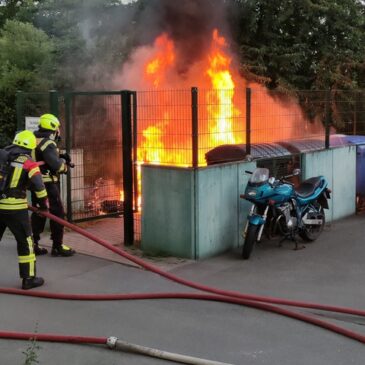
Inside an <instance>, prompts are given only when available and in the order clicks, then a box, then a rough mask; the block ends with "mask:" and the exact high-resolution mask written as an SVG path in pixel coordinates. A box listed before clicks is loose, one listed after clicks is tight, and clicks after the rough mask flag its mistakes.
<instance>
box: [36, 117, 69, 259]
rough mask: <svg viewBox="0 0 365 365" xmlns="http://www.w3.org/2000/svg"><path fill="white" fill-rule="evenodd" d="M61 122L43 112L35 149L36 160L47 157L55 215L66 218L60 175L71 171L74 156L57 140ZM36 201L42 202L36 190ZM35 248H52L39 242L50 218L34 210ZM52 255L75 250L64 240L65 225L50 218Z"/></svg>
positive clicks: (45, 173) (44, 174)
mask: <svg viewBox="0 0 365 365" xmlns="http://www.w3.org/2000/svg"><path fill="white" fill-rule="evenodd" d="M59 128H60V122H59V120H58V118H57V117H56V116H54V115H53V114H43V115H42V116H41V117H40V119H39V125H38V130H36V131H35V132H34V134H35V136H36V138H37V147H36V149H35V151H34V154H35V159H36V161H44V164H43V165H41V166H40V170H41V172H42V177H43V181H44V184H45V186H46V190H47V194H48V200H49V211H50V213H52V214H54V215H55V216H57V217H59V218H62V219H64V217H65V212H64V209H63V204H62V201H61V196H60V186H59V175H60V174H62V173H66V172H67V167H68V164H70V158H69V156H68V155H67V154H63V155H60V154H59V150H58V147H57V142H59V140H60V129H59ZM32 202H33V205H36V204H37V203H38V197H37V196H36V195H35V194H32ZM31 222H32V231H33V240H34V252H35V254H36V255H45V254H46V253H47V252H48V251H47V249H46V248H44V247H40V246H39V240H40V238H41V237H40V236H41V233H42V232H43V231H44V227H45V223H46V218H45V217H43V216H41V215H39V214H36V213H33V214H32V216H31ZM50 229H51V240H52V250H51V255H52V256H63V257H69V256H72V255H73V254H74V253H75V251H74V250H73V249H72V248H71V247H68V246H66V245H65V244H63V233H64V227H63V226H62V225H60V224H59V223H56V222H54V221H50Z"/></svg>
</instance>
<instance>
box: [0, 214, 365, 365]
mask: <svg viewBox="0 0 365 365" xmlns="http://www.w3.org/2000/svg"><path fill="white" fill-rule="evenodd" d="M29 209H30V210H32V211H33V212H38V213H39V214H43V215H44V216H46V217H48V218H49V219H52V220H54V221H56V222H57V223H59V224H62V225H64V226H65V227H68V228H70V229H72V230H73V231H75V232H77V233H80V234H81V235H83V236H85V237H87V238H89V239H91V240H92V241H94V242H96V243H98V244H100V245H102V246H104V247H105V248H107V249H109V250H111V251H113V252H115V253H117V254H119V255H120V256H122V257H124V258H126V259H128V260H129V261H132V262H134V263H136V264H138V265H139V266H141V267H143V268H145V269H146V270H149V271H151V272H154V273H156V274H158V275H160V276H162V277H165V278H166V279H169V280H172V281H174V282H177V283H179V284H182V285H184V286H188V287H192V288H194V289H198V290H200V291H204V292H208V293H213V294H215V295H212V294H199V293H135V294H65V293H63V294H62V293H47V292H42V291H31V292H25V291H23V290H20V289H13V288H0V293H6V294H16V295H26V296H34V297H43V298H52V299H68V300H138V299H139V300H141V299H167V298H169V299H171V298H175V299H195V300H210V301H218V302H225V303H232V304H238V305H244V306H248V307H252V308H256V309H261V310H265V311H270V312H273V313H277V314H280V315H283V316H287V317H290V318H294V319H297V320H301V321H304V322H307V323H310V324H313V325H316V326H319V327H322V328H324V329H327V330H330V331H333V332H335V333H338V334H340V335H343V336H346V337H348V338H351V339H354V340H356V341H359V342H361V343H365V335H362V334H360V333H357V332H354V331H351V330H347V329H346V328H343V327H340V326H337V325H334V324H332V323H330V322H327V321H324V320H320V319H318V318H316V317H314V316H310V315H307V314H303V313H299V312H296V311H292V310H288V309H285V308H281V307H279V306H277V305H272V304H280V305H285V306H293V307H300V308H310V309H317V310H321V311H331V312H338V313H345V314H350V315H357V316H363V317H365V311H363V310H358V309H353V308H346V307H335V306H328V305H322V304H316V303H306V302H299V301H292V300H287V299H281V298H274V297H264V296H256V295H250V294H243V293H239V292H235V291H226V290H221V289H218V288H214V287H208V286H205V285H201V284H198V283H194V282H190V281H188V280H185V279H182V278H180V277H177V276H175V275H172V274H170V273H168V272H165V271H163V270H160V269H159V268H158V267H155V266H154V265H151V264H149V263H147V262H145V261H144V260H142V259H140V258H138V257H135V256H132V255H130V254H129V253H127V252H125V251H124V250H122V249H119V248H117V247H114V246H113V245H111V244H110V243H108V242H107V241H105V240H103V239H101V238H98V237H96V236H94V235H92V234H90V233H89V232H87V231H85V230H83V229H82V228H79V227H77V226H75V225H73V224H71V223H69V222H67V221H65V220H63V219H60V218H58V217H56V216H54V215H53V214H51V213H49V212H39V211H38V210H37V209H36V208H34V207H29ZM268 303H271V304H268ZM0 338H8V339H26V340H29V339H30V338H36V339H37V340H39V341H51V342H52V341H53V342H54V341H57V342H69V343H97V344H106V345H108V346H109V347H110V348H115V349H121V350H123V351H129V352H136V353H140V354H144V355H148V356H154V357H159V358H162V359H167V360H172V361H176V362H183V363H186V364H197V365H199V364H207V365H208V364H212V365H213V364H216V365H218V364H223V363H219V362H214V361H210V360H205V359H199V358H193V357H190V356H185V355H179V354H172V353H168V352H165V351H161V350H156V349H151V348H148V347H144V346H140V345H134V344H130V343H128V342H124V341H121V340H118V339H116V338H115V337H109V338H96V337H82V336H81V337H80V336H59V335H52V334H39V333H37V334H30V333H14V332H0ZM111 344H113V345H111Z"/></svg>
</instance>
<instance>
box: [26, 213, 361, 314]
mask: <svg viewBox="0 0 365 365" xmlns="http://www.w3.org/2000/svg"><path fill="white" fill-rule="evenodd" d="M29 209H30V210H32V211H33V212H37V211H38V210H37V209H36V208H34V207H29ZM41 214H43V215H44V216H46V217H48V218H49V219H52V220H54V221H55V222H57V223H59V224H62V225H63V226H65V227H68V228H70V229H72V230H73V231H75V232H77V233H80V234H81V235H83V236H85V237H87V238H89V239H91V240H92V241H94V242H96V243H98V244H100V245H102V246H104V247H105V248H107V249H109V250H111V251H113V252H115V253H117V254H118V255H120V256H122V257H124V258H126V259H127V260H129V261H132V262H134V263H135V264H137V265H139V266H141V267H143V268H145V269H146V270H149V271H151V272H154V273H156V274H158V275H160V276H163V277H165V278H166V279H169V280H171V281H174V282H177V283H179V284H182V285H184V286H188V287H191V288H194V289H198V290H201V291H205V292H208V293H213V294H218V295H222V296H229V297H234V298H240V299H245V300H251V301H258V302H266V303H272V304H281V305H287V306H293V307H301V308H310V309H318V310H322V311H330V312H338V313H346V314H351V315H357V316H364V317H365V311H363V310H358V309H352V308H345V307H335V306H329V305H321V304H316V303H306V302H299V301H293V300H288V299H281V298H273V297H264V296H257V295H251V294H243V293H239V292H235V291H227V290H222V289H218V288H213V287H209V286H205V285H201V284H198V283H194V282H192V281H188V280H185V279H182V278H180V277H178V276H175V275H173V274H170V273H168V272H165V271H163V270H161V269H159V268H158V267H156V266H154V265H151V264H149V263H148V262H146V261H144V260H142V259H140V258H138V257H135V256H133V255H131V254H129V253H128V252H126V251H124V250H122V249H120V248H117V247H114V246H113V245H112V244H110V243H109V242H107V241H105V240H103V239H101V238H99V237H96V236H94V235H93V234H91V233H89V232H87V231H85V230H84V229H82V228H80V227H77V226H75V225H74V224H71V223H69V222H67V221H65V220H63V219H61V218H58V217H56V216H55V215H53V214H51V213H49V212H42V213H41Z"/></svg>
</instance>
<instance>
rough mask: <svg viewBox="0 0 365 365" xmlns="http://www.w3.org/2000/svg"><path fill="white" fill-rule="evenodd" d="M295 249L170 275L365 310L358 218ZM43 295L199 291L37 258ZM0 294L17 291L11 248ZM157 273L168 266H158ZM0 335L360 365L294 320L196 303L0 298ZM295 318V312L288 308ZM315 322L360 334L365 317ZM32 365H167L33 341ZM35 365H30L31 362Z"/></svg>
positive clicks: (349, 343) (14, 357)
mask: <svg viewBox="0 0 365 365" xmlns="http://www.w3.org/2000/svg"><path fill="white" fill-rule="evenodd" d="M293 247H294V245H293V243H292V242H284V243H283V246H282V247H278V242H277V241H266V242H263V243H261V244H260V245H259V246H257V247H256V248H255V250H254V252H253V255H252V257H251V259H250V260H248V261H243V260H241V257H240V250H238V249H237V250H234V251H232V252H229V253H226V254H224V255H221V256H218V257H214V258H211V259H207V260H202V261H199V262H191V261H187V262H185V264H183V265H182V264H181V262H179V263H178V264H177V265H176V266H175V267H174V266H173V265H170V266H169V272H170V273H173V274H175V275H178V276H180V277H183V278H184V279H187V280H192V281H195V282H198V283H201V284H205V285H209V286H214V287H218V288H221V289H227V290H236V291H240V292H243V293H246V294H256V295H264V296H275V297H281V298H287V299H292V300H297V301H306V302H316V303H320V304H328V305H334V306H347V307H352V308H357V309H364V310H365V290H364V283H365V280H364V279H365V275H364V274H365V262H364V261H365V216H353V217H350V218H348V219H344V220H341V221H337V222H335V223H333V224H332V225H330V226H327V227H326V229H325V231H324V232H323V234H322V236H321V237H320V238H319V239H318V240H317V241H316V242H314V243H311V244H306V247H305V248H304V249H301V250H297V251H295V250H293ZM37 263H38V274H39V275H40V276H43V277H44V278H45V280H46V284H45V285H44V286H43V287H41V288H40V290H42V291H49V292H58V293H139V292H167V291H171V292H196V291H194V290H193V289H190V288H186V287H183V286H181V285H179V284H177V283H173V282H171V281H168V280H166V279H164V278H163V277H160V276H158V275H156V274H154V273H150V272H147V271H146V270H143V269H139V268H136V267H134V266H129V265H125V264H123V263H120V262H114V261H110V260H106V259H100V258H96V257H91V256H89V255H84V254H80V253H78V254H76V255H75V256H74V257H71V258H60V257H58V258H55V257H51V256H49V255H47V256H42V257H39V258H38V261H37ZM0 265H1V273H2V275H1V279H0V287H11V288H19V287H20V280H19V278H18V266H17V255H16V249H15V241H14V239H13V238H12V236H11V235H9V234H7V235H6V236H5V238H4V239H3V240H2V242H1V244H0ZM156 265H161V267H165V266H164V264H163V262H161V263H159V262H157V263H156ZM0 298H1V299H0V313H1V314H0V316H1V317H0V331H19V332H38V333H57V334H64V335H82V336H100V337H107V336H116V337H118V338H120V339H123V340H125V341H129V342H132V343H136V344H139V345H143V346H149V347H153V348H158V349H161V350H165V351H169V352H175V353H179V354H185V355H190V356H196V357H201V358H206V359H210V360H216V361H221V362H226V363H231V364H236V365H241V364H271V365H275V364H278V365H279V364H280V365H293V364H295V365H301V364H303V365H304V364H305V365H307V364H312V365H315V364H318V365H319V364H321V365H323V364H331V365H340V364H341V365H342V364H358V365H363V364H364V363H365V345H364V344H362V343H360V342H357V341H354V340H352V339H349V338H346V337H343V336H341V335H339V334H335V333H333V332H329V331H327V330H325V329H322V328H319V327H316V326H313V325H311V324H307V323H303V322H300V321H298V320H294V319H290V318H286V317H283V316H279V315H277V314H273V313H269V312H264V311H260V310H256V309H252V308H247V307H243V306H239V305H232V304H226V303H217V302H207V301H199V300H182V299H168V300H138V301H136V300H134V301H104V302H100V301H88V302H85V301H66V300H52V299H41V298H32V297H24V296H16V295H7V294H0ZM291 309H293V308H291ZM296 310H299V311H300V312H301V313H306V314H310V315H316V316H317V318H320V319H323V320H327V321H330V322H331V323H334V324H337V325H339V326H343V327H345V328H347V329H350V330H353V331H356V332H360V333H363V334H364V335H365V328H364V324H365V318H361V317H356V316H349V315H343V314H333V313H326V312H320V311H316V310H305V309H296ZM36 346H37V348H35V350H34V352H35V356H36V360H37V361H38V363H39V364H52V365H58V364H59V365H61V364H62V365H63V364H88V365H93V364H95V365H96V364H108V365H114V364H115V365H116V364H128V365H137V364H138V365H144V364H156V365H157V364H161V365H162V364H170V363H171V364H172V362H169V361H166V360H160V359H154V358H149V357H145V356H141V355H137V354H129V353H123V352H115V351H113V350H109V349H107V348H106V347H103V346H95V345H75V344H59V343H48V342H36ZM30 348H31V342H30V341H14V340H0V364H4V365H5V364H6V365H8V364H9V365H11V364H25V360H26V355H25V354H24V352H27V351H28V352H29V349H30ZM34 363H36V362H34Z"/></svg>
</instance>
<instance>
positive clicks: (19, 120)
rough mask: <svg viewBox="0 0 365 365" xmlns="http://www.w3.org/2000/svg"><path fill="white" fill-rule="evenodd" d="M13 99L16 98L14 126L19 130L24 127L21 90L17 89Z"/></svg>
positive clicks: (22, 94)
mask: <svg viewBox="0 0 365 365" xmlns="http://www.w3.org/2000/svg"><path fill="white" fill-rule="evenodd" d="M15 99H16V128H17V130H18V131H20V130H22V129H24V128H25V118H24V93H23V91H17V92H16V95H15Z"/></svg>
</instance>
